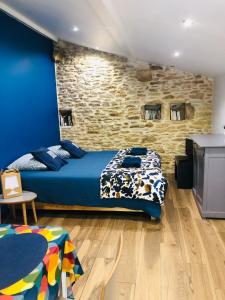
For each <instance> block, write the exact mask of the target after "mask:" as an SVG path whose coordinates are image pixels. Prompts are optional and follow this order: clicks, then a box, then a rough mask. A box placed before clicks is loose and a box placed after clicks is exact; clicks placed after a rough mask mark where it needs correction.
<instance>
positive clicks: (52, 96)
mask: <svg viewBox="0 0 225 300" xmlns="http://www.w3.org/2000/svg"><path fill="white" fill-rule="evenodd" d="M52 52H53V44H52V41H50V40H49V39H47V38H45V37H43V36H42V35H40V34H38V33H37V32H35V31H33V30H31V29H30V28H28V27H26V26H25V25H23V24H22V23H20V22H18V21H16V20H15V19H13V18H11V17H9V16H8V15H6V14H4V13H3V12H1V11H0V168H4V167H6V166H7V165H8V164H9V163H10V162H11V161H13V160H14V159H16V158H18V157H19V156H20V155H22V154H24V153H27V152H29V151H31V150H34V149H36V148H38V147H40V146H49V145H53V144H56V143H57V142H58V141H59V139H60V137H59V125H58V110H57V98H56V82H55V70H54V63H53V62H52Z"/></svg>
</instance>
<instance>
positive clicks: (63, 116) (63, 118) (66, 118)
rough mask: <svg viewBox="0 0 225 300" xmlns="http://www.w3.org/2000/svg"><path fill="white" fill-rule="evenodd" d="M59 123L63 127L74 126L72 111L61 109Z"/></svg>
mask: <svg viewBox="0 0 225 300" xmlns="http://www.w3.org/2000/svg"><path fill="white" fill-rule="evenodd" d="M59 122H60V126H61V127H68V126H73V115H72V109H60V110H59Z"/></svg>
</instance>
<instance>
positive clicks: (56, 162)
mask: <svg viewBox="0 0 225 300" xmlns="http://www.w3.org/2000/svg"><path fill="white" fill-rule="evenodd" d="M31 153H32V154H33V156H34V157H35V158H36V160H38V161H40V162H41V163H43V164H44V165H46V167H48V168H49V169H50V170H52V171H58V170H60V169H61V167H62V166H64V165H65V164H67V161H66V160H64V159H62V158H60V157H59V156H57V155H56V154H55V153H54V152H53V151H51V150H49V149H46V148H40V149H38V150H36V151H33V152H31Z"/></svg>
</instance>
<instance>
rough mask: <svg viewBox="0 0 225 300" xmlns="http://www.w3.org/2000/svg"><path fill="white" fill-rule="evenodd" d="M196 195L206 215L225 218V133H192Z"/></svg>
mask: <svg viewBox="0 0 225 300" xmlns="http://www.w3.org/2000/svg"><path fill="white" fill-rule="evenodd" d="M191 139H192V140H193V142H194V146H193V152H194V153H193V168H194V182H193V194H194V197H195V199H196V203H197V206H198V208H199V211H200V213H201V215H202V217H205V218H225V136H224V135H214V134H211V135H192V136H191Z"/></svg>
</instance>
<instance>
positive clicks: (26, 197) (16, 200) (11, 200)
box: [0, 191, 37, 205]
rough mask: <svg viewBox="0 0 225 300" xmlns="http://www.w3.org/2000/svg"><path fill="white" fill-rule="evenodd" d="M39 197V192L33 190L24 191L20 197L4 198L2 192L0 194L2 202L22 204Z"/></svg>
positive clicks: (0, 201) (0, 202)
mask: <svg viewBox="0 0 225 300" xmlns="http://www.w3.org/2000/svg"><path fill="white" fill-rule="evenodd" d="M36 198H37V194H35V193H33V192H28V191H23V194H22V195H21V196H18V197H14V198H9V199H4V198H3V196H2V194H1V195H0V204H2V205H3V204H20V203H26V202H31V201H33V200H35V199H36Z"/></svg>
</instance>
